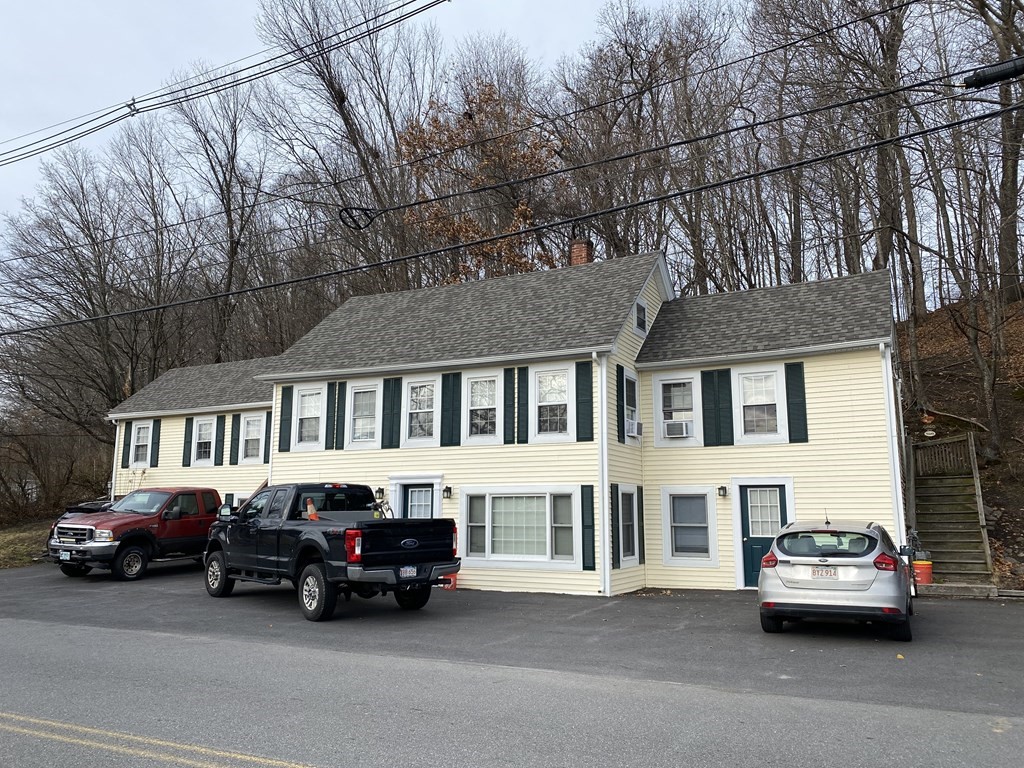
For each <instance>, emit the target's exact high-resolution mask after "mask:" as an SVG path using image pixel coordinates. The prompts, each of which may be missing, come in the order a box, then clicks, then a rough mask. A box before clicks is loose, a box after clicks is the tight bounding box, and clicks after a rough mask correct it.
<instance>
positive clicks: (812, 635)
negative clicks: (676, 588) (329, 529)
mask: <svg viewBox="0 0 1024 768" xmlns="http://www.w3.org/2000/svg"><path fill="white" fill-rule="evenodd" d="M915 619H916V622H915V626H914V632H915V640H914V642H913V643H910V644H903V643H895V642H893V641H890V640H888V639H887V638H886V637H885V636H884V634H882V633H881V632H878V631H875V630H873V629H872V628H870V627H864V628H861V627H856V626H838V625H826V624H814V623H807V624H806V625H804V626H800V627H795V628H793V629H791V630H790V631H787V632H786V633H784V634H781V635H765V634H764V633H762V632H761V630H760V627H759V625H758V622H757V614H756V609H755V608H754V597H753V595H752V594H751V593H749V592H744V593H735V592H721V593H718V592H696V591H693V592H674V593H656V594H644V595H629V596H624V597H619V598H613V599H605V598H587V597H573V596H553V595H522V594H500V593H484V592H472V591H468V590H459V591H456V592H443V591H440V590H435V592H434V595H433V598H432V600H431V602H430V604H429V605H428V606H427V607H426V608H425V609H424V610H423V611H421V612H419V613H406V612H403V611H399V610H398V609H397V608H396V606H395V604H394V602H393V601H392V600H391V599H381V598H377V599H374V600H369V601H364V600H359V599H358V598H356V599H353V601H352V602H351V603H348V604H341V605H340V606H339V609H338V612H337V614H336V618H335V620H333V621H331V622H327V623H323V624H314V623H311V622H307V621H305V620H304V619H303V618H302V616H301V614H300V612H299V609H298V606H297V604H296V600H295V595H294V593H293V592H292V590H291V589H290V588H288V587H262V586H258V585H240V586H239V587H238V589H236V591H235V595H234V596H232V597H231V598H228V599H224V600H214V599H213V598H210V597H208V596H207V595H206V593H205V592H204V590H203V586H202V572H201V570H200V569H199V568H198V567H195V566H191V565H190V566H187V567H186V566H171V565H163V566H159V565H158V566H154V567H153V569H152V571H151V575H150V576H149V577H147V578H146V579H145V580H143V581H141V582H139V583H136V584H125V583H120V582H115V581H113V580H112V579H111V578H110V577H109V576H107V575H105V574H99V575H95V576H92V575H90V576H88V577H86V578H83V579H68V578H66V577H64V576H63V575H61V574H60V573H59V571H58V570H57V569H56V568H55V567H53V566H50V565H39V566H33V567H29V568H22V569H15V570H9V571H0V765H2V766H11V767H12V768H13V767H17V768H22V767H23V768H37V767H38V768H42V766H47V767H49V766H65V765H75V764H81V765H89V764H92V765H104V766H110V767H111V768H120V767H121V766H139V765H171V766H203V767H207V768H234V766H242V765H246V766H264V765H265V766H278V768H297V767H298V766H303V767H305V766H316V767H317V768H329V767H330V768H334V767H336V766H346V767H347V766H353V768H354V767H355V766H360V768H362V767H363V766H406V765H408V766H413V765H416V766H420V765H428V766H456V765H458V766H505V765H508V766H545V767H547V766H597V765H601V766H615V765H637V766H645V767H646V766H652V767H656V766H684V765H685V766H747V765H754V764H758V765H764V766H775V765H778V766H793V767H794V768H801V767H802V766H807V767H808V768H811V767H812V766H813V768H821V767H822V766H828V765H842V766H870V767H871V768H875V767H876V766H878V765H881V764H882V763H883V762H885V761H887V760H889V759H894V760H896V761H897V762H898V763H899V764H900V765H903V766H936V767H937V768H941V767H943V766H972V768H974V767H980V766H1007V767H1009V766H1013V767H1014V768H1016V766H1019V765H1020V755H1021V754H1024V703H1022V693H1024V663H1022V661H1021V654H1020V648H1021V635H1022V631H1024V602H1014V601H961V600H941V599H937V598H933V599H927V600H924V599H922V600H919V601H917V616H916V617H915Z"/></svg>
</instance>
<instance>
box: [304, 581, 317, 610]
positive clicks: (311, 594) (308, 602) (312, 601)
mask: <svg viewBox="0 0 1024 768" xmlns="http://www.w3.org/2000/svg"><path fill="white" fill-rule="evenodd" d="M319 602H320V585H319V584H317V583H316V579H315V578H313V577H312V576H307V577H306V580H305V581H304V582H302V604H303V605H305V606H306V610H309V611H312V610H314V609H315V608H316V606H317V603H319Z"/></svg>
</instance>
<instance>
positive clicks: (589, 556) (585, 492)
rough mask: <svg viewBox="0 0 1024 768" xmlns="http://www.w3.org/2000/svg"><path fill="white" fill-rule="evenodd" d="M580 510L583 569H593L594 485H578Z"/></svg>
mask: <svg viewBox="0 0 1024 768" xmlns="http://www.w3.org/2000/svg"><path fill="white" fill-rule="evenodd" d="M580 511H581V512H582V513H583V530H582V534H583V547H582V549H583V570H584V571H594V570H597V566H596V565H595V562H594V486H592V485H581V486H580Z"/></svg>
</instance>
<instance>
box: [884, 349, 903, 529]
mask: <svg viewBox="0 0 1024 768" xmlns="http://www.w3.org/2000/svg"><path fill="white" fill-rule="evenodd" d="M878 351H879V353H880V354H881V356H882V390H883V391H884V392H885V427H886V430H887V431H888V435H889V486H890V492H891V494H892V498H893V501H894V503H895V505H896V510H895V511H896V527H897V529H898V530H896V531H895V534H896V540H897V543H899V544H906V543H907V518H906V505H905V504H904V502H903V483H902V475H903V473H902V471H901V470H900V451H899V445H898V444H897V439H898V438H897V434H896V426H897V421H896V404H897V402H898V398H897V396H896V392H895V388H896V379H895V377H894V376H893V370H892V349H891V348H890V347H889V345H888V344H885V343H880V344H879V345H878Z"/></svg>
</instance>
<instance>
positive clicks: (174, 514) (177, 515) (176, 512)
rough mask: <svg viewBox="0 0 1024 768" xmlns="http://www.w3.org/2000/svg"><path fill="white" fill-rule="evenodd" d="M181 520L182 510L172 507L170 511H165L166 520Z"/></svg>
mask: <svg viewBox="0 0 1024 768" xmlns="http://www.w3.org/2000/svg"><path fill="white" fill-rule="evenodd" d="M180 519H181V508H180V507H171V508H170V509H165V510H164V520H180Z"/></svg>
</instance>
